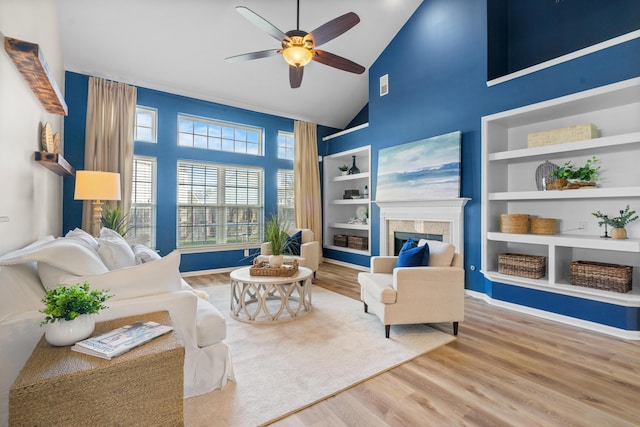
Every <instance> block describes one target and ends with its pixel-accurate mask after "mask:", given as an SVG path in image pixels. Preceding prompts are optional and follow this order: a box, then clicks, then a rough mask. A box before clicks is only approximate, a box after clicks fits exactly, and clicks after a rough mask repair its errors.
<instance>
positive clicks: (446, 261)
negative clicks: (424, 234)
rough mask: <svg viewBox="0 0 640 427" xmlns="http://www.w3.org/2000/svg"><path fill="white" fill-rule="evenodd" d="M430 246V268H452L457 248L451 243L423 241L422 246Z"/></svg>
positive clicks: (421, 241)
mask: <svg viewBox="0 0 640 427" xmlns="http://www.w3.org/2000/svg"><path fill="white" fill-rule="evenodd" d="M425 244H427V245H429V263H428V265H429V267H450V266H451V262H452V261H453V255H454V254H455V252H456V247H455V246H453V245H452V244H450V243H445V242H439V241H437V240H426V239H421V240H420V241H419V242H418V246H420V245H425Z"/></svg>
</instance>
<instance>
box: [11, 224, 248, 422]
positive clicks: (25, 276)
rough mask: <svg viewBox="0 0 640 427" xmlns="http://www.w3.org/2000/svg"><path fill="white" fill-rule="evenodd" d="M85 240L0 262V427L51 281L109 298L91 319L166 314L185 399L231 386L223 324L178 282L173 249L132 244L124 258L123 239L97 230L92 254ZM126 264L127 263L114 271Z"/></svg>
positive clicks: (49, 244) (44, 242)
mask: <svg viewBox="0 0 640 427" xmlns="http://www.w3.org/2000/svg"><path fill="white" fill-rule="evenodd" d="M71 234H73V235H71ZM85 234H86V233H84V232H82V231H81V230H78V229H76V230H74V232H70V233H69V234H68V235H67V237H64V238H58V239H54V238H53V237H51V236H49V237H47V238H44V239H41V240H40V241H38V242H36V243H34V244H32V245H29V246H27V247H26V248H23V249H21V250H17V251H12V252H10V253H8V254H5V255H3V256H1V257H0V342H1V343H2V345H1V346H0V366H1V367H2V369H1V371H0V425H6V424H7V422H8V396H9V389H10V388H11V385H12V384H13V381H14V380H15V378H16V377H17V375H18V373H19V372H20V370H21V369H22V367H23V366H24V364H25V362H26V361H27V359H28V358H29V356H30V355H31V352H32V351H33V349H34V347H35V345H36V343H37V342H38V341H39V340H40V338H41V337H42V335H43V334H44V327H41V326H40V322H41V321H42V320H43V318H44V315H43V314H42V313H40V312H39V310H40V309H42V308H43V307H44V305H43V303H42V302H41V299H42V297H43V295H44V292H45V287H51V286H55V284H56V283H61V284H75V283H82V282H83V281H84V280H86V281H87V282H89V284H90V286H91V288H92V289H109V290H110V293H112V294H114V297H113V298H111V299H109V300H107V303H106V304H107V306H108V307H109V308H107V309H105V310H102V311H101V312H100V313H99V314H97V315H96V321H104V320H110V319H115V318H119V317H125V316H131V315H138V314H144V313H149V312H153V311H160V310H167V311H169V314H170V316H171V319H172V321H173V323H174V328H175V332H176V333H177V335H178V337H179V338H180V340H181V342H182V344H183V345H184V347H185V363H184V396H185V397H192V396H197V395H200V394H204V393H208V392H210V391H212V390H214V389H217V388H222V387H223V386H224V385H225V383H226V382H227V380H235V379H234V375H233V366H232V362H231V355H230V352H229V349H228V347H227V345H226V344H225V342H224V339H225V337H226V323H225V319H224V317H223V316H222V315H221V314H220V312H219V311H218V310H217V309H216V308H215V307H214V306H213V305H211V304H210V303H209V302H208V301H207V300H206V299H205V298H206V295H202V294H203V292H201V291H200V292H199V291H197V290H193V289H192V288H191V287H190V286H189V285H188V284H187V283H186V282H185V281H184V280H182V278H181V277H180V272H179V265H180V253H179V252H178V251H174V252H172V253H170V254H169V255H167V256H165V257H162V258H160V257H159V256H158V255H154V254H155V253H154V252H153V251H150V250H148V248H147V249H146V250H141V248H136V247H135V245H134V246H133V248H129V250H131V254H129V253H127V251H126V249H125V248H124V246H123V245H122V241H124V239H122V241H119V240H118V238H116V237H114V236H113V235H110V233H102V232H101V235H103V234H104V235H105V238H102V239H95V242H96V244H97V248H95V247H92V246H93V242H92V241H91V239H93V238H92V237H91V236H89V235H88V234H86V236H85ZM87 236H89V237H87ZM87 242H88V243H87ZM134 248H135V249H136V251H135V252H134V250H133V249H134ZM122 254H125V255H124V256H123V255H122ZM136 255H137V256H136ZM131 256H133V258H131ZM132 260H133V263H134V264H133V265H129V266H123V265H122V264H125V263H128V264H131V262H132ZM136 260H137V262H136ZM110 267H117V268H111V269H110Z"/></svg>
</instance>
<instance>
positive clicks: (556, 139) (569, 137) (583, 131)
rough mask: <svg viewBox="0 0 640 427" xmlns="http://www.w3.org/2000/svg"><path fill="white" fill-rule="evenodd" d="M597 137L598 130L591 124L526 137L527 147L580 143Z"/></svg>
mask: <svg viewBox="0 0 640 427" xmlns="http://www.w3.org/2000/svg"><path fill="white" fill-rule="evenodd" d="M597 137H598V128H597V127H596V125H594V124H592V123H586V124H582V125H577V126H569V127H566V128H561V129H553V130H547V131H543V132H536V133H530V134H529V135H527V145H528V146H529V148H531V147H542V146H545V145H554V144H562V143H565V142H573V141H581V140H583V139H592V138H597Z"/></svg>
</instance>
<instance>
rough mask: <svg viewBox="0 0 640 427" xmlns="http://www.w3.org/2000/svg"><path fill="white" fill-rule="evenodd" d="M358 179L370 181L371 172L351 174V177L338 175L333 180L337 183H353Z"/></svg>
mask: <svg viewBox="0 0 640 427" xmlns="http://www.w3.org/2000/svg"><path fill="white" fill-rule="evenodd" d="M356 179H369V172H360V173H356V174H351V175H338V176H334V177H333V180H334V181H336V182H338V181H353V180H356Z"/></svg>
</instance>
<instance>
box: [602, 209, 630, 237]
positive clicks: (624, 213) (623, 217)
mask: <svg viewBox="0 0 640 427" xmlns="http://www.w3.org/2000/svg"><path fill="white" fill-rule="evenodd" d="M592 215H593V216H595V217H596V218H598V219H600V221H598V225H599V226H600V227H602V226H603V225H604V224H606V225H608V226H609V227H611V237H613V238H614V239H626V238H627V230H625V227H626V225H627V224H629V223H630V222H633V221H635V220H637V219H638V215H636V211H635V210H631V208H630V207H629V205H627V207H626V208H624V209H620V216H614V217H609V216H608V215H605V214H603V213H602V212H600V211H597V212H593V213H592Z"/></svg>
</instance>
